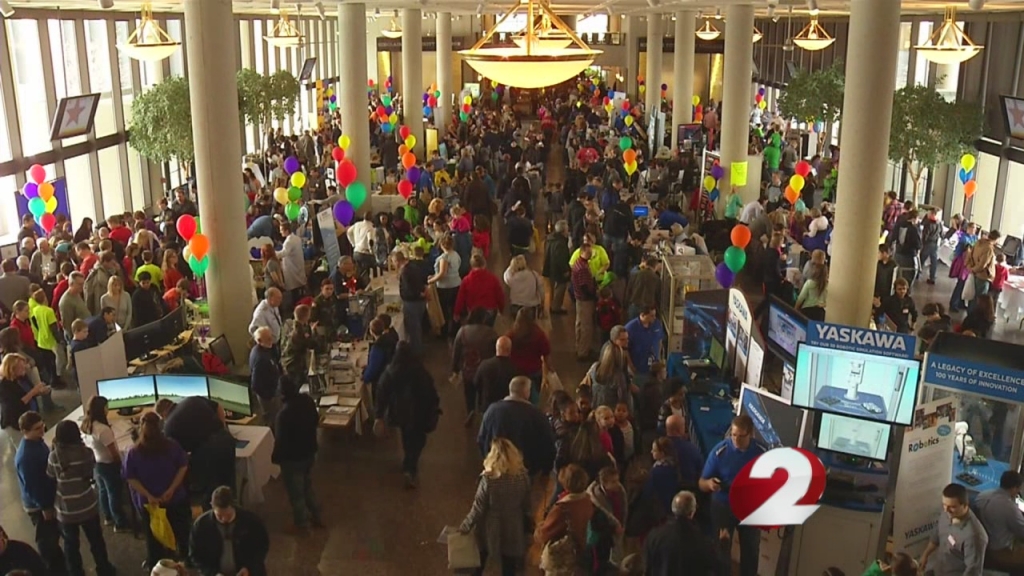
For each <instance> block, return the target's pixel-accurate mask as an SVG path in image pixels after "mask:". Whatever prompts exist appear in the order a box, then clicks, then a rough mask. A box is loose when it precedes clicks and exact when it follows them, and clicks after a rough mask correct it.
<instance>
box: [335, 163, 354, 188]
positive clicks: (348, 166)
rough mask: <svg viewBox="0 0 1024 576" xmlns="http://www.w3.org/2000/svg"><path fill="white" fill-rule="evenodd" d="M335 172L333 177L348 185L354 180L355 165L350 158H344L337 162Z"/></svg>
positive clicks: (339, 182) (343, 184)
mask: <svg viewBox="0 0 1024 576" xmlns="http://www.w3.org/2000/svg"><path fill="white" fill-rule="evenodd" d="M335 172H336V173H335V178H337V180H338V184H341V185H342V186H348V185H349V184H351V183H353V182H355V181H356V165H355V164H353V163H352V161H351V160H344V161H343V162H341V163H340V164H338V169H337V170H336V171H335Z"/></svg>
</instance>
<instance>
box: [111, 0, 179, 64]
mask: <svg viewBox="0 0 1024 576" xmlns="http://www.w3.org/2000/svg"><path fill="white" fill-rule="evenodd" d="M180 47H181V42H176V41H175V40H174V39H173V38H171V37H170V36H169V35H168V34H167V32H164V29H163V28H161V27H160V25H159V24H157V23H156V20H153V7H152V5H150V3H149V2H146V3H145V4H143V5H142V16H141V17H140V18H139V26H138V28H136V29H135V31H133V32H132V33H131V34H130V35H129V36H128V38H127V40H125V41H124V43H123V44H119V45H118V46H117V49H118V50H120V51H121V52H122V53H124V55H125V56H127V57H129V58H133V59H135V60H142V61H144V62H157V61H159V60H163V59H164V58H168V57H170V56H171V54H174V53H175V52H176V51H177V50H178V48H180Z"/></svg>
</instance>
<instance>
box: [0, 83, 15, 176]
mask: <svg viewBox="0 0 1024 576" xmlns="http://www.w3.org/2000/svg"><path fill="white" fill-rule="evenodd" d="M2 101H3V91H2V90H0V102H2ZM10 134H11V132H10V129H8V128H7V112H6V111H5V110H4V107H3V106H2V105H0V161H4V160H10V159H11V158H13V157H14V154H13V153H12V152H11V138H10Z"/></svg>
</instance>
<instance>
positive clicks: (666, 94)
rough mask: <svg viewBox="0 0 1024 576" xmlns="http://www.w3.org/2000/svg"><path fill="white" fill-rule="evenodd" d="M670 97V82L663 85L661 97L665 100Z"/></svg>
mask: <svg viewBox="0 0 1024 576" xmlns="http://www.w3.org/2000/svg"><path fill="white" fill-rule="evenodd" d="M666 98H668V84H662V85H661V99H662V100H665V99H666Z"/></svg>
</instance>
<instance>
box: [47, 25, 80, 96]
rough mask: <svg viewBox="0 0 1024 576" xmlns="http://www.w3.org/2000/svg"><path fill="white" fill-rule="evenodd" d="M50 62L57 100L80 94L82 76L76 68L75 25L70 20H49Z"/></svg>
mask: <svg viewBox="0 0 1024 576" xmlns="http://www.w3.org/2000/svg"><path fill="white" fill-rule="evenodd" d="M47 27H48V28H49V32H50V61H51V62H52V63H53V84H54V88H55V89H56V92H57V99H58V100H60V99H61V98H65V97H67V96H68V95H77V94H81V93H82V75H81V73H80V71H79V67H78V46H77V44H76V43H75V38H76V36H75V23H74V22H72V21H70V20H50V21H49V22H47Z"/></svg>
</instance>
